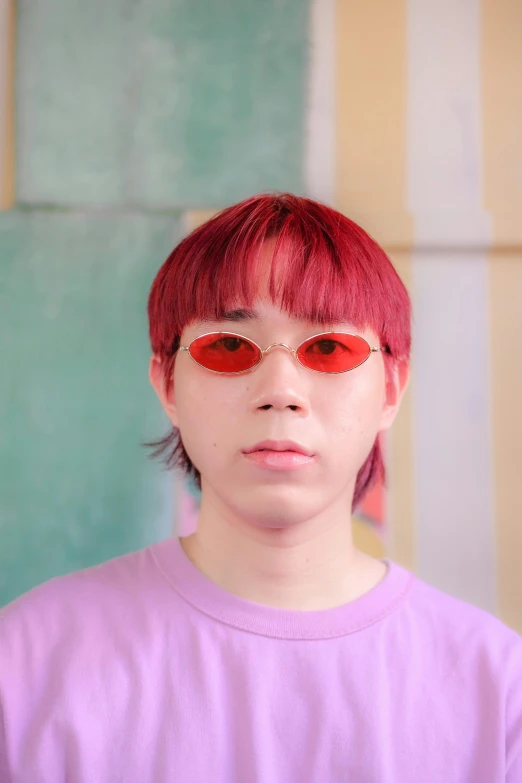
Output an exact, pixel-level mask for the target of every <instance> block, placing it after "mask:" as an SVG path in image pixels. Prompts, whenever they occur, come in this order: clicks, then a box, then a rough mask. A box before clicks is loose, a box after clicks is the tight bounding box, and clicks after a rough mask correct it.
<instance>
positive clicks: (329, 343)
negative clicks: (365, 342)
mask: <svg viewBox="0 0 522 783" xmlns="http://www.w3.org/2000/svg"><path fill="white" fill-rule="evenodd" d="M337 348H338V349H340V350H341V351H349V350H350V349H349V348H348V347H347V346H346V345H343V344H342V343H340V342H338V341H337V340H331V339H327V338H323V339H321V340H316V341H315V342H313V343H312V344H311V345H309V346H308V348H307V349H306V352H307V353H319V354H322V355H323V356H330V355H331V354H332V353H334V351H335V350H336V349H337Z"/></svg>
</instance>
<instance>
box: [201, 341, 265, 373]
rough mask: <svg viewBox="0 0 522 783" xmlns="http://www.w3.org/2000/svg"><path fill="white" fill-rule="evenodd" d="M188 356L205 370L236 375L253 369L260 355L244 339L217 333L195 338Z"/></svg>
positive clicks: (253, 346) (255, 347)
mask: <svg viewBox="0 0 522 783" xmlns="http://www.w3.org/2000/svg"><path fill="white" fill-rule="evenodd" d="M190 355H191V356H192V358H193V359H194V361H196V362H197V363H198V364H200V365H201V366H202V367H205V368H206V369H207V370H213V371H214V372H225V373H237V372H244V371H245V370H249V369H251V368H252V367H254V366H255V365H256V364H257V363H258V362H259V359H260V356H261V353H260V351H259V349H258V348H257V346H256V345H254V343H251V342H250V340H247V339H246V338H245V337H239V336H237V335H234V334H230V333H228V332H217V333H213V334H207V335H202V336H201V337H198V338H196V339H195V340H194V341H193V342H192V344H191V346H190Z"/></svg>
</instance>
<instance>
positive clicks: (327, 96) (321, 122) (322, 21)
mask: <svg viewBox="0 0 522 783" xmlns="http://www.w3.org/2000/svg"><path fill="white" fill-rule="evenodd" d="M334 20H335V0H312V3H311V8H310V59H309V65H308V69H309V70H308V93H307V113H306V130H305V160H304V173H305V188H306V193H307V195H308V196H310V198H315V199H317V200H318V201H322V202H324V203H326V204H332V202H333V197H334V157H335V132H334V122H335V117H334V105H335V99H334V73H335V35H334V24H335V21H334Z"/></svg>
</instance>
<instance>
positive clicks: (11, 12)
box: [0, 0, 15, 210]
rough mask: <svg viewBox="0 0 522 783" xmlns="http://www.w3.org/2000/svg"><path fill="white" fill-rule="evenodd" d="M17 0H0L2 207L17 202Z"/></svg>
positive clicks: (0, 161) (0, 166) (0, 164)
mask: <svg viewBox="0 0 522 783" xmlns="http://www.w3.org/2000/svg"><path fill="white" fill-rule="evenodd" d="M14 54H15V0H0V210H1V209H9V208H10V207H12V206H13V203H14V198H15V194H14Z"/></svg>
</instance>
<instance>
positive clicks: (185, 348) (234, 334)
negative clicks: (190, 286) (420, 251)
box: [178, 330, 388, 375]
mask: <svg viewBox="0 0 522 783" xmlns="http://www.w3.org/2000/svg"><path fill="white" fill-rule="evenodd" d="M211 334H227V335H230V336H231V337H239V338H241V339H242V340H247V341H248V342H249V343H252V345H255V346H256V348H258V349H259V351H260V352H261V356H260V357H259V361H258V362H256V363H255V364H254V365H252V367H248V368H247V369H246V370H238V371H237V372H221V370H211V369H210V368H209V367H205V365H204V364H200V363H199V362H198V361H196V359H194V357H193V356H192V354H191V353H190V346H191V345H192V343H193V342H195V341H196V340H199V339H200V338H201V337H208V336H209V335H211ZM327 334H347V335H350V337H358V338H359V340H364V342H365V343H366V345H367V346H368V349H369V350H368V356H367V357H366V358H365V359H363V360H362V362H359V364H356V365H355V367H350V369H348V370H338V371H336V372H329V371H328V370H314V369H313V367H308V366H307V365H306V364H303V362H302V361H300V359H299V356H298V355H297V351H298V350H299V348H300V347H301V345H303V343H306V342H308V340H312V339H313V338H314V337H322V336H323V335H327ZM277 346H281V347H282V348H286V349H287V350H288V351H290V352H291V353H293V355H294V358H295V359H296V360H297V361H298V362H299V364H300V365H301V367H304V368H305V369H307V370H311V371H312V372H320V373H321V374H322V375H341V373H345V372H350V371H351V370H355V369H356V368H357V367H360V366H361V365H362V364H364V362H366V361H367V360H368V359H369V358H370V356H371V354H372V353H374V352H376V351H382V352H388V349H387V348H386V347H383V346H377V347H375V348H372V347H371V345H370V343H369V342H368V341H367V340H366V339H365V338H364V337H361V335H360V334H353V333H352V332H341V331H339V330H337V331H331V332H319V334H312V335H311V336H310V337H307V338H306V340H303V342H302V343H300V344H299V345H298V346H297V348H291V347H290V346H289V345H286V343H272V345H269V346H268V348H265V349H264V350H263V349H262V348H261V346H260V345H258V344H257V343H256V342H255V341H254V340H251V339H250V337H245V335H243V334H238V333H237V332H226V331H218V332H205V334H198V336H197V337H195V338H194V339H193V340H191V342H190V343H189V345H180V346H179V348H178V350H179V351H187V352H188V355H189V356H190V358H191V359H192V361H193V362H194V363H195V364H197V365H198V367H203V369H204V370H208V372H214V373H216V374H217V375H243V374H244V373H246V372H252V371H253V370H255V369H256V367H259V365H260V364H261V362H262V361H263V359H264V356H265V354H266V353H267V352H268V351H269V350H270V349H271V348H275V347H277Z"/></svg>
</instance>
